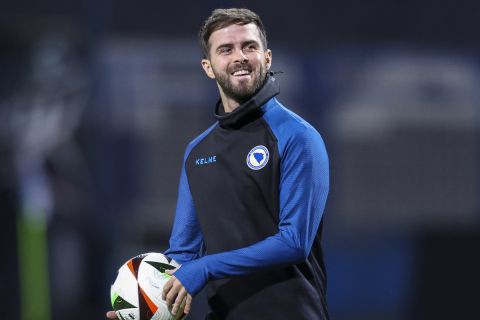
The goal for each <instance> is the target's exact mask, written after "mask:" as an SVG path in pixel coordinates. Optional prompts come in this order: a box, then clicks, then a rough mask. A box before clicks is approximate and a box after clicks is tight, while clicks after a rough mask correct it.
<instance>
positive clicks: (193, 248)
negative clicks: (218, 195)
mask: <svg viewBox="0 0 480 320" xmlns="http://www.w3.org/2000/svg"><path fill="white" fill-rule="evenodd" d="M187 155H188V149H187V152H186V155H185V159H186V157H187ZM185 159H184V163H183V165H182V173H181V175H180V183H179V187H178V200H177V208H176V212H175V220H174V223H173V229H172V234H171V236H170V242H169V248H168V250H167V251H165V254H166V255H167V256H169V257H170V258H173V259H174V260H175V261H177V262H178V263H180V264H182V263H185V262H187V261H190V260H193V259H197V258H199V257H200V256H202V255H203V235H202V232H201V230H200V226H199V223H198V220H197V215H196V212H195V205H194V203H193V199H192V194H191V192H190V187H189V185H188V178H187V173H186V171H185Z"/></svg>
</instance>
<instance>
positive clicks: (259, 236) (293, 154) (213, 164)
mask: <svg viewBox="0 0 480 320" xmlns="http://www.w3.org/2000/svg"><path fill="white" fill-rule="evenodd" d="M278 93H279V86H278V83H277V81H276V80H275V78H273V77H272V76H270V75H269V76H268V79H267V81H266V83H265V85H264V86H263V87H262V89H260V90H259V92H258V93H257V94H256V95H255V96H253V97H252V98H251V99H250V100H248V101H247V102H245V103H244V104H242V105H241V106H239V107H238V108H237V109H235V110H234V111H233V112H231V113H225V112H224V111H223V106H222V104H221V103H220V102H219V103H218V104H217V107H216V112H215V116H216V118H217V120H218V121H217V122H216V123H215V124H214V125H213V126H211V127H210V128H209V129H208V130H206V131H205V132H204V133H202V134H201V135H200V136H199V137H197V138H196V139H195V140H193V141H192V142H191V143H190V144H189V146H188V147H187V150H186V152H185V157H184V164H183V167H182V173H181V177H180V186H179V194H178V203H177V210H176V216H175V221H174V226H173V231H172V235H171V238H170V248H169V249H168V250H167V251H166V254H167V255H168V256H170V257H171V258H173V259H175V260H176V261H178V262H179V263H181V264H182V267H181V268H180V269H179V270H177V271H176V273H175V276H176V277H177V278H178V279H179V280H180V281H181V283H182V284H183V285H184V286H185V288H186V289H187V290H188V292H189V293H190V294H192V295H195V294H197V293H198V292H199V291H200V290H201V289H202V288H203V287H204V286H205V285H207V284H208V302H209V305H210V307H211V309H212V311H213V313H214V314H215V315H216V317H217V318H219V319H309V320H310V319H328V313H327V306H326V299H325V285H326V275H325V266H324V263H323V257H322V249H321V245H320V239H321V229H322V228H321V221H322V215H323V210H324V208H325V202H326V199H327V194H328V189H329V168H328V157H327V152H326V150H325V146H324V143H323V140H322V138H321V137H320V135H319V133H318V132H317V131H316V130H315V129H314V128H313V127H312V126H311V125H310V124H308V123H307V122H306V121H305V120H303V119H302V118H300V117H299V116H298V115H296V114H294V113H293V112H291V111H289V110H288V109H286V108H285V107H283V106H282V105H281V104H280V103H279V102H278V100H277V99H276V98H275V96H276V95H277V94H278Z"/></svg>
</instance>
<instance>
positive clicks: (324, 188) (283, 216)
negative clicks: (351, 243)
mask: <svg viewBox="0 0 480 320" xmlns="http://www.w3.org/2000/svg"><path fill="white" fill-rule="evenodd" d="M282 143H283V144H282V146H280V147H279V149H281V150H280V151H279V153H280V156H281V165H280V171H281V172H280V212H279V224H278V232H277V233H276V234H274V235H272V236H270V237H267V238H265V239H264V240H262V241H260V242H257V243H255V244H253V245H250V246H248V247H244V248H240V249H236V250H232V251H227V252H222V253H217V254H212V255H206V256H204V257H201V258H199V259H196V260H191V261H188V262H184V263H183V265H182V267H181V268H180V269H179V270H177V272H176V273H175V276H176V277H177V278H178V279H179V280H180V281H181V282H182V284H183V285H184V286H185V287H186V289H187V290H188V292H189V293H190V294H193V295H195V294H197V293H198V292H199V291H200V290H201V289H202V288H203V286H205V284H206V283H207V282H208V281H209V280H214V279H220V278H224V277H230V276H239V275H246V274H250V273H253V272H256V271H260V270H264V269H267V268H272V267H279V266H283V265H289V264H295V263H298V262H301V261H304V260H305V259H306V258H307V257H308V255H309V254H310V250H311V247H312V243H313V241H314V239H315V236H316V234H317V231H318V227H319V224H320V221H321V218H322V215H323V210H324V207H325V203H326V199H327V194H328V189H329V169H328V157H327V153H326V150H325V146H324V143H323V141H322V139H321V137H320V135H319V134H318V133H317V132H316V131H315V130H314V129H313V128H311V127H302V129H299V130H296V132H295V133H294V134H289V135H288V139H285V142H282ZM191 211H193V209H192V210H191ZM178 221H179V222H180V221H181V219H178ZM188 222H190V223H191V221H188ZM176 228H177V229H179V228H180V227H176ZM183 228H187V230H189V228H190V227H183ZM174 229H175V228H174ZM174 231H175V232H178V231H179V230H174ZM189 231H190V230H189ZM174 238H177V237H174ZM197 244H198V243H197Z"/></svg>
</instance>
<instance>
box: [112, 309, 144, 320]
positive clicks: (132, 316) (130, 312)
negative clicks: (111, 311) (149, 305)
mask: <svg viewBox="0 0 480 320" xmlns="http://www.w3.org/2000/svg"><path fill="white" fill-rule="evenodd" d="M115 313H116V314H117V318H118V319H120V320H140V314H139V313H138V308H131V309H123V310H118V311H115Z"/></svg>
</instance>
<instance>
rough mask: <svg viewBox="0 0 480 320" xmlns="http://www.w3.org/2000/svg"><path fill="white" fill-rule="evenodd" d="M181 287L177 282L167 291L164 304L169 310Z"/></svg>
mask: <svg viewBox="0 0 480 320" xmlns="http://www.w3.org/2000/svg"><path fill="white" fill-rule="evenodd" d="M180 287H181V285H180V284H179V282H178V281H177V282H176V283H174V285H173V287H172V288H171V289H170V291H168V293H167V296H166V299H165V302H166V303H167V307H168V309H169V310H170V309H171V308H172V305H173V303H174V301H175V299H176V298H177V295H178V292H179V291H180Z"/></svg>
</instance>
